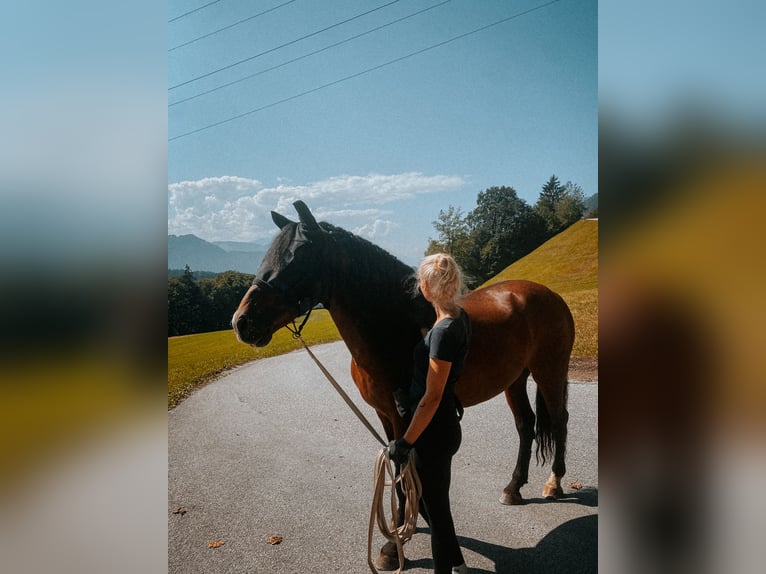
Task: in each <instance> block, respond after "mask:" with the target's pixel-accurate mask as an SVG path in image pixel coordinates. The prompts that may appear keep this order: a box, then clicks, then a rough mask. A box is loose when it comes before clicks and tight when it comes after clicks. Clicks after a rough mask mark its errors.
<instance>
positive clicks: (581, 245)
mask: <svg viewBox="0 0 766 574" xmlns="http://www.w3.org/2000/svg"><path fill="white" fill-rule="evenodd" d="M506 279H528V280H530V281H536V282H538V283H542V284H543V285H546V286H548V287H550V288H551V289H553V290H554V291H556V292H557V293H558V294H559V295H561V296H562V297H563V298H564V300H565V301H566V302H567V304H568V305H569V308H570V309H571V310H572V315H573V316H574V320H575V329H576V336H575V346H574V350H573V351H572V355H573V356H574V357H592V358H595V357H596V356H597V355H598V220H582V221H578V222H577V223H575V224H573V225H572V226H570V227H569V228H567V229H565V230H564V231H562V232H561V233H559V234H558V235H556V236H555V237H553V238H551V239H549V240H548V241H546V242H545V243H543V244H542V245H541V246H540V247H538V248H537V249H535V250H534V251H533V252H532V253H530V254H529V255H527V256H525V257H523V258H521V259H519V260H518V261H517V262H516V263H514V264H512V265H510V266H508V267H506V268H505V269H504V270H503V271H501V272H500V273H498V274H497V275H496V276H495V277H493V278H492V279H490V280H488V281H487V282H486V283H484V285H483V286H486V285H491V284H493V283H497V282H499V281H504V280H506Z"/></svg>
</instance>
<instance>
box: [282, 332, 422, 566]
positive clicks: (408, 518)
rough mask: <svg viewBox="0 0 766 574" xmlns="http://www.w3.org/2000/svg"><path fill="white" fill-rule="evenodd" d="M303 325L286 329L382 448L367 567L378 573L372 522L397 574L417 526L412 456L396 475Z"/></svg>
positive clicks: (416, 487) (376, 473)
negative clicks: (391, 549)
mask: <svg viewBox="0 0 766 574" xmlns="http://www.w3.org/2000/svg"><path fill="white" fill-rule="evenodd" d="M305 324H306V321H305V319H304V321H303V323H302V324H301V326H300V327H295V324H293V326H294V328H292V329H290V331H292V333H293V337H295V338H296V339H298V340H299V341H300V342H301V344H303V348H304V349H306V352H307V353H308V354H309V356H310V357H311V358H312V359H313V360H314V362H315V363H316V365H317V366H318V367H319V370H320V371H322V374H324V376H325V377H326V378H327V380H328V381H330V384H331V385H332V386H333V388H335V390H336V391H337V392H338V394H339V395H340V396H341V398H342V399H343V400H344V401H345V402H346V404H347V405H348V406H349V408H351V410H352V411H353V413H354V414H355V415H356V416H357V418H358V419H359V420H360V421H362V424H364V426H365V427H366V428H367V430H368V431H370V434H372V436H373V437H375V439H376V440H377V441H378V442H379V443H380V444H381V445H383V448H382V449H381V450H380V452H378V456H377V457H376V459H375V468H374V476H373V493H372V507H371V509H370V526H369V529H368V532H367V564H368V565H369V566H370V570H371V571H372V572H373V574H378V570H377V569H376V568H375V565H374V564H373V561H372V534H373V531H374V530H375V523H376V522H377V524H378V530H380V533H381V534H382V535H383V536H384V537H385V539H386V540H388V541H389V542H393V543H395V544H396V552H397V555H398V557H399V569H398V570H397V571H396V572H395V574H401V571H402V568H403V567H404V548H403V544H404V543H405V542H407V541H408V540H410V538H412V535H413V534H414V533H415V528H416V527H417V525H418V510H419V508H418V504H419V501H420V495H421V492H422V486H421V484H420V478H419V477H418V472H417V470H416V469H415V462H414V460H413V454H412V452H411V451H410V455H409V458H408V460H407V462H406V463H404V465H402V468H401V469H400V472H399V475H398V476H396V475H395V473H394V465H393V464H392V463H391V459H389V458H388V456H387V455H386V449H387V447H388V444H387V443H386V442H385V441H384V440H383V439H382V438H381V436H380V435H379V434H378V432H377V431H376V430H375V428H374V427H373V426H372V424H370V421H368V420H367V417H365V416H364V414H362V411H360V410H359V408H358V407H357V406H356V405H355V404H354V401H352V400H351V397H349V396H348V394H347V393H346V391H344V390H343V387H341V386H340V384H338V381H336V380H335V378H334V377H333V376H332V375H331V374H330V372H329V371H328V370H327V369H326V368H325V366H324V365H323V364H322V363H321V362H320V360H319V359H317V357H316V355H314V353H312V352H311V349H309V346H308V345H307V344H306V341H304V340H303V337H301V330H302V329H303V326H304V325H305ZM288 328H289V327H288ZM397 484H398V485H399V486H400V487H401V490H402V493H403V494H404V498H405V503H404V520H403V522H402V524H401V526H397V524H398V523H399V518H400V517H399V509H398V504H397V503H398V497H397V493H396V485H397ZM386 487H390V489H391V490H390V492H391V494H390V503H391V517H390V519H389V518H388V517H387V516H386V511H385V504H384V502H383V497H384V495H385V489H386Z"/></svg>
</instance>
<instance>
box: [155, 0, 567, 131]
mask: <svg viewBox="0 0 766 574" xmlns="http://www.w3.org/2000/svg"><path fill="white" fill-rule="evenodd" d="M557 2H560V0H551V1H550V2H546V3H545V4H540V5H539V6H535V7H533V8H529V9H527V10H524V11H523V12H519V13H517V14H514V15H512V16H508V17H507V18H503V19H502V20H497V21H496V22H492V23H491V24H487V25H485V26H482V27H480V28H476V29H474V30H471V31H470V32H465V33H463V34H460V35H459V36H454V37H452V38H449V39H448V40H444V41H443V42H439V43H438V44H433V45H431V46H428V47H426V48H422V49H420V50H417V51H415V52H410V53H409V54H406V55H404V56H401V57H399V58H395V59H393V60H389V61H388V62H385V63H383V64H379V65H377V66H373V67H372V68H367V69H366V70H362V71H361V72H357V73H355V74H351V75H350V76H345V77H343V78H340V79H338V80H334V81H332V82H329V83H327V84H323V85H321V86H318V87H316V88H311V89H310V90H306V91H305V92H300V93H299V94H295V95H292V96H289V97H287V98H283V99H281V100H278V101H276V102H272V103H270V104H266V105H265V106H261V107H259V108H255V109H253V110H249V111H247V112H243V113H241V114H237V115H236V116H232V117H230V118H226V119H225V120H220V121H217V122H214V123H212V124H208V125H206V126H203V127H201V128H197V129H195V130H191V131H189V132H186V133H182V134H179V135H177V136H173V137H172V138H169V139H168V141H169V142H172V141H175V140H177V139H181V138H184V137H187V136H190V135H192V134H196V133H199V132H201V131H205V130H209V129H210V128H214V127H217V126H220V125H222V124H225V123H229V122H233V121H234V120H239V119H242V118H244V117H246V116H249V115H252V114H255V113H257V112H262V111H263V110H267V109H269V108H273V107H274V106H278V105H280V104H284V103H286V102H290V101H292V100H296V99H298V98H301V97H303V96H307V95H309V94H313V93H314V92H318V91H319V90H323V89H325V88H329V87H331V86H335V85H337V84H340V83H342V82H346V81H348V80H352V79H354V78H358V77H359V76H363V75H365V74H369V73H370V72H374V71H376V70H380V69H381V68H385V67H387V66H390V65H392V64H396V63H398V62H401V61H403V60H407V59H408V58H412V57H414V56H418V55H420V54H423V53H425V52H429V51H430V50H435V49H436V48H440V47H442V46H444V45H446V44H450V43H452V42H455V41H457V40H461V39H463V38H465V37H467V36H471V35H473V34H478V33H479V32H483V31H484V30H487V29H489V28H492V27H493V26H498V25H500V24H503V23H505V22H508V21H509V20H514V19H516V18H520V17H521V16H525V15H526V14H529V13H530V12H535V11H536V10H540V9H542V8H545V7H547V6H550V5H551V4H556V3H557Z"/></svg>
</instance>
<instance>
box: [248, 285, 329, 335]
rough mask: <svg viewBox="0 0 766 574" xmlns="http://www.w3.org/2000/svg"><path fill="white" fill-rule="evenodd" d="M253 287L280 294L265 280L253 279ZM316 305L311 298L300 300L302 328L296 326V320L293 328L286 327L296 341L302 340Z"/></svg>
mask: <svg viewBox="0 0 766 574" xmlns="http://www.w3.org/2000/svg"><path fill="white" fill-rule="evenodd" d="M253 285H257V286H258V288H259V289H263V290H264V291H272V292H275V293H278V291H277V288H276V287H274V286H273V285H272V284H271V283H269V282H268V281H264V280H263V279H259V278H258V277H256V278H255V279H253ZM314 305H315V303H313V302H312V300H311V298H303V299H298V309H299V310H300V313H299V316H300V314H301V313H302V314H303V315H304V316H303V321H301V324H300V326H296V324H295V319H293V321H292V323H293V324H292V326H290V325H285V327H286V328H287V330H288V331H290V332H291V333H292V334H293V338H294V339H300V338H301V331H303V327H305V326H306V322H307V321H308V320H309V317H310V316H311V311H313V310H314Z"/></svg>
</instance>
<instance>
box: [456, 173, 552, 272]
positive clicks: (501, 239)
mask: <svg viewBox="0 0 766 574" xmlns="http://www.w3.org/2000/svg"><path fill="white" fill-rule="evenodd" d="M466 223H467V224H468V228H469V232H470V243H471V249H470V251H469V253H468V254H467V257H466V258H465V260H464V261H463V262H460V261H459V263H461V264H462V266H463V270H464V271H465V272H466V274H467V275H469V276H470V277H471V278H472V279H473V283H474V284H477V285H478V284H480V283H482V282H484V281H485V280H487V279H489V278H490V277H493V276H494V275H496V274H497V273H499V272H500V271H502V270H503V269H505V268H506V267H507V266H508V265H510V264H511V263H513V262H514V261H516V260H518V259H520V258H521V257H523V256H524V255H526V254H527V253H529V252H531V251H532V250H533V249H535V248H536V247H537V246H538V245H540V244H541V243H542V241H544V237H545V222H544V221H543V220H542V218H540V217H539V215H538V214H537V213H536V212H535V210H533V209H532V208H531V207H530V206H529V205H528V204H527V203H526V202H525V201H524V200H523V199H520V198H519V197H518V196H517V194H516V190H515V189H513V188H512V187H505V186H503V187H491V188H489V189H487V190H485V191H483V192H480V193H479V195H478V197H477V199H476V208H475V209H474V210H473V211H471V212H470V213H469V214H468V216H467V217H466Z"/></svg>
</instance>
